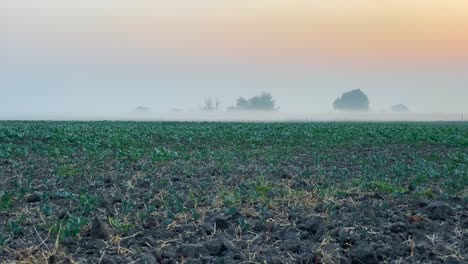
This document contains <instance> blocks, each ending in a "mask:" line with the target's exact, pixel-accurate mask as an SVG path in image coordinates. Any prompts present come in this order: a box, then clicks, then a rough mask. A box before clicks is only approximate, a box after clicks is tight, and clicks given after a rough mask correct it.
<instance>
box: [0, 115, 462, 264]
mask: <svg viewBox="0 0 468 264" xmlns="http://www.w3.org/2000/svg"><path fill="white" fill-rule="evenodd" d="M467 197H468V123H466V122H457V123H455V122H454V123H449V122H438V123H384V122H381V123H360V122H354V123H351V122H349V123H339V122H334V123H227V122H224V123H195V122H194V123H190V122H23V121H21V122H14V121H4V122H0V263H2V262H5V263H10V262H21V261H23V262H24V263H132V262H135V263H242V262H243V263H466V262H467V261H468V231H467V229H468V198H467Z"/></svg>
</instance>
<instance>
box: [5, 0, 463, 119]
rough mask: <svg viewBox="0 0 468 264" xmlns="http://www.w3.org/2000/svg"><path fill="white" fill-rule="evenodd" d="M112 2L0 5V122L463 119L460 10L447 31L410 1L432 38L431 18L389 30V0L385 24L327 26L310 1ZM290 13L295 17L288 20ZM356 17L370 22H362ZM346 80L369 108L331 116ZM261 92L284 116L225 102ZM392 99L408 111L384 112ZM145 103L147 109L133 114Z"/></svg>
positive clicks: (13, 0) (10, 1) (15, 1)
mask: <svg viewBox="0 0 468 264" xmlns="http://www.w3.org/2000/svg"><path fill="white" fill-rule="evenodd" d="M32 2H34V4H33V3H32ZM179 2H180V1H179ZM227 2H228V1H226V3H227ZM230 2H231V3H232V4H234V3H237V1H230ZM113 3H114V2H113V1H107V0H106V1H104V0H103V1H69V2H66V1H55V0H46V1H43V2H42V1H41V2H40V3H39V2H37V3H36V2H35V1H26V0H21V1H19V0H6V1H1V2H0V119H5V120H12V119H21V120H28V119H34V120H37V119H52V120H100V119H107V120H213V121H220V120H226V121H235V120H246V121H249V120H250V121H269V120H273V121H286V120H310V121H314V120H315V121H325V120H421V121H431V120H461V119H462V115H463V113H465V115H468V104H467V103H466V101H467V98H468V74H466V73H467V72H468V52H467V49H466V47H467V46H468V43H466V40H468V35H466V34H467V32H468V31H466V30H463V26H468V19H466V18H465V16H462V14H458V12H457V13H456V14H457V16H456V17H457V18H459V19H458V20H457V21H458V23H459V24H457V26H456V27H455V26H454V24H453V23H454V21H452V20H450V19H448V18H445V17H444V20H443V21H441V19H442V18H441V17H434V18H433V17H432V13H429V12H428V13H427V14H421V13H422V12H419V11H420V10H421V9H420V8H416V7H412V8H414V10H413V11H414V12H415V13H416V14H419V15H421V16H424V21H426V22H427V23H429V22H430V23H429V24H430V25H431V26H432V27H433V28H435V29H437V31H435V30H431V31H430V32H431V34H430V35H431V36H432V35H434V36H432V37H431V38H427V36H426V35H425V33H424V32H426V31H422V32H419V31H417V30H419V29H420V28H419V26H421V28H424V29H426V28H425V27H423V26H424V25H427V23H426V22H425V23H423V24H421V25H419V24H418V27H416V26H415V28H411V29H412V30H413V31H411V34H407V33H405V34H403V33H404V32H403V33H402V34H396V33H395V32H397V31H398V30H401V28H388V27H390V26H391V25H394V24H393V23H389V21H390V22H391V21H394V20H395V21H399V20H398V19H399V18H400V17H399V16H396V15H395V14H394V13H391V12H390V13H385V12H386V11H385V10H387V9H386V8H385V6H381V7H380V8H379V10H380V11H379V12H383V14H385V16H386V20H382V21H380V20H379V19H378V17H379V16H378V15H376V14H366V13H363V14H360V13H358V14H359V15H356V14H354V13H353V14H354V15H352V16H350V17H349V19H354V20H353V21H348V20H347V19H344V20H339V21H334V20H333V21H331V22H330V21H329V19H328V18H327V17H326V16H328V15H329V16H330V18H333V17H335V15H334V13H335V12H337V14H341V13H340V12H341V11H343V10H341V9H340V8H339V7H340V5H337V6H336V7H335V6H333V7H329V8H327V9H326V10H327V12H328V13H324V14H328V15H323V16H324V17H323V18H321V19H322V20H323V21H322V20H321V21H315V22H314V23H315V24H313V25H314V26H313V27H312V24H309V22H310V21H308V20H306V18H309V17H310V14H311V12H312V13H313V12H316V13H317V14H318V13H320V12H319V11H320V8H322V7H321V5H315V4H310V3H309V2H308V1H304V5H305V7H308V8H310V10H309V9H307V8H305V7H304V8H300V9H301V10H299V9H298V8H297V7H296V8H293V6H292V5H290V4H289V2H288V1H281V3H282V4H281V5H280V6H281V8H278V6H276V7H275V8H274V7H273V6H271V7H270V9H271V10H272V11H273V10H274V11H275V12H265V13H261V15H262V17H261V19H260V18H257V17H255V16H256V15H259V13H258V14H257V13H256V11H255V10H270V9H269V6H268V5H267V6H264V3H261V2H258V3H257V2H256V4H255V7H256V8H254V9H249V10H250V13H249V14H250V15H254V18H249V17H244V16H243V14H244V13H245V11H246V9H244V8H243V7H244V4H242V3H239V4H235V5H236V6H237V7H238V8H235V9H233V8H228V7H229V6H225V5H224V4H222V3H221V2H220V3H218V1H206V2H204V4H203V5H197V4H193V5H190V8H188V7H187V6H186V5H185V4H184V3H183V2H180V3H179V4H178V5H174V6H172V5H165V4H162V3H161V2H158V1H135V2H133V1H129V2H126V3H125V5H124V6H122V5H123V4H124V1H122V2H121V3H120V4H113ZM306 3H309V4H306ZM311 3H312V2H311ZM335 4H337V3H335ZM212 5H216V6H212ZM401 5H404V1H402V2H401ZM195 6H196V8H195ZM288 6H290V8H291V10H289V11H287V10H285V9H287V8H286V7H288ZM311 6H313V7H314V8H311ZM346 6H347V5H346ZM124 7H125V8H124ZM184 7H185V8H184ZM214 7H216V9H213V8H214ZM315 7H316V8H315ZM319 7H320V8H319ZM323 8H325V7H323ZM402 8H403V7H402ZM335 9H336V10H335ZM213 10H218V11H219V12H224V13H225V14H226V17H225V16H219V15H218V13H215V12H213ZM283 10H284V11H283ZM340 10H341V11H340ZM344 10H346V9H344ZM405 10H406V11H407V13H408V14H407V15H411V12H412V9H410V8H406V9H405ZM450 10H452V12H455V10H459V9H458V8H455V7H453V8H451V9H450ZM286 11H287V12H286ZM298 11H301V12H300V13H297V14H301V16H304V17H303V19H299V18H297V19H291V17H290V15H291V14H296V12H298ZM309 11H310V12H309ZM396 11H398V10H396ZM283 12H284V13H283ZM396 13H397V14H399V12H396ZM165 14H166V16H165ZM167 14H170V16H167ZM314 14H315V13H314ZM227 17H229V19H228V18H227ZM353 17H354V18H353ZM188 18H190V23H187V19H188ZM362 18H369V20H372V21H370V22H369V23H368V24H373V25H374V26H373V27H372V28H371V29H370V28H369V29H368V28H367V26H363V25H362V24H361V23H360V21H361V20H362ZM410 18H411V16H410ZM374 20H375V21H374ZM411 21H413V20H411ZM318 22H321V23H318ZM372 22H375V23H372ZM400 22H401V21H400ZM310 23H312V22H310ZM327 23H331V24H327ZM401 23H403V22H401ZM421 23H422V22H421ZM219 25H225V27H219ZM366 25H367V24H366ZM395 25H400V24H398V23H396V24H395ZM411 25H412V24H411V23H410V24H408V26H411ZM366 30H370V31H369V32H368V31H366ZM408 30H409V29H408ZM452 31H454V32H452ZM405 32H406V31H405ZM449 33H450V34H449ZM452 33H453V34H452ZM457 36H459V37H460V38H458V37H457ZM383 37H385V41H382V40H381V39H382V38H383ZM345 44H346V45H345ZM464 44H466V45H464ZM353 89H361V90H362V91H364V92H365V93H366V94H367V96H368V97H369V100H370V111H369V113H366V114H362V113H361V114H356V113H354V114H345V113H340V112H335V111H333V107H332V103H333V101H334V100H335V98H337V97H339V96H340V95H341V94H342V93H343V92H346V91H349V90H353ZM263 91H265V92H270V93H271V94H272V95H273V97H274V99H275V100H276V103H277V106H279V107H280V108H279V110H278V111H275V112H268V113H259V112H254V113H253V112H249V113H245V112H242V113H239V112H227V111H226V109H228V108H229V107H230V106H234V105H235V104H236V100H237V99H238V98H239V97H241V96H242V97H245V98H249V97H252V96H255V95H258V94H259V93H261V92H263ZM208 97H211V98H213V99H219V101H220V102H221V107H220V109H219V111H218V113H202V112H201V111H200V108H201V107H202V106H203V103H204V100H205V99H206V98H208ZM397 104H404V105H406V106H407V107H408V108H409V109H410V110H411V113H406V114H394V113H391V107H392V106H393V105H397ZM139 106H143V107H146V108H148V109H150V110H151V111H147V112H144V113H142V112H136V111H135V109H136V108H137V107H139Z"/></svg>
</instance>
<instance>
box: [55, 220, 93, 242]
mask: <svg viewBox="0 0 468 264" xmlns="http://www.w3.org/2000/svg"><path fill="white" fill-rule="evenodd" d="M88 224H89V220H88V218H86V217H83V216H78V215H75V214H70V215H69V216H68V217H67V218H65V219H64V220H61V221H59V222H56V223H55V224H54V225H52V226H51V227H50V229H49V230H50V232H51V233H52V234H55V235H57V236H58V237H59V240H60V241H63V240H64V239H66V238H74V237H76V236H77V235H78V234H80V233H81V232H82V231H83V229H84V227H85V226H86V225H88Z"/></svg>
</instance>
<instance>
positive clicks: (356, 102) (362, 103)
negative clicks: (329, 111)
mask: <svg viewBox="0 0 468 264" xmlns="http://www.w3.org/2000/svg"><path fill="white" fill-rule="evenodd" d="M333 108H334V109H335V110H339V111H369V98H368V97H367V95H366V94H365V93H364V92H363V91H361V90H360V89H357V90H352V91H349V92H345V93H343V94H342V95H341V97H338V98H336V100H335V101H334V102H333Z"/></svg>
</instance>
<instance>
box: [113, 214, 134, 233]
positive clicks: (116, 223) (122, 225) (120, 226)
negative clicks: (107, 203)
mask: <svg viewBox="0 0 468 264" xmlns="http://www.w3.org/2000/svg"><path fill="white" fill-rule="evenodd" d="M107 220H108V222H109V225H110V226H112V227H113V228H115V229H117V230H120V231H122V232H128V231H129V230H130V228H131V227H132V226H133V225H132V224H130V223H126V222H121V221H120V220H119V219H117V218H114V217H110V216H109V218H108V219H107Z"/></svg>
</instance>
